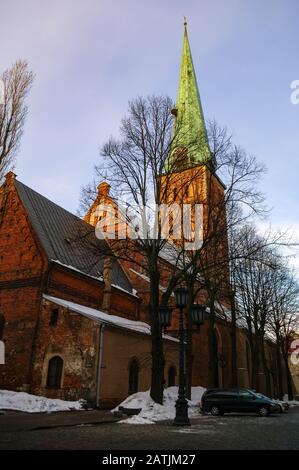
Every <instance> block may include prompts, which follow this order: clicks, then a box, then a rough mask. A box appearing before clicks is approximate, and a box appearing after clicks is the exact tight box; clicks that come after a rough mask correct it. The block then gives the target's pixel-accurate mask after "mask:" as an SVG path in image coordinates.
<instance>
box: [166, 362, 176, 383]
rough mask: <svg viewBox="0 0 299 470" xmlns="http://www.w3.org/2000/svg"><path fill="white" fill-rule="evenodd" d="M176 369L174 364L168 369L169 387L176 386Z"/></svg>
mask: <svg viewBox="0 0 299 470" xmlns="http://www.w3.org/2000/svg"><path fill="white" fill-rule="evenodd" d="M175 376H176V370H175V367H174V366H170V367H169V369H168V387H174V385H175Z"/></svg>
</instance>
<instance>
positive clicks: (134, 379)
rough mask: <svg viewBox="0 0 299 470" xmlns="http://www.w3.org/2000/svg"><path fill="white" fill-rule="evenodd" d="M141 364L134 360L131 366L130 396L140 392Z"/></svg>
mask: <svg viewBox="0 0 299 470" xmlns="http://www.w3.org/2000/svg"><path fill="white" fill-rule="evenodd" d="M138 380H139V364H138V361H137V360H136V359H133V360H132V361H131V363H130V366H129V391H128V393H129V395H132V394H133V393H136V392H138Z"/></svg>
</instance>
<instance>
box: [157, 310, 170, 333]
mask: <svg viewBox="0 0 299 470" xmlns="http://www.w3.org/2000/svg"><path fill="white" fill-rule="evenodd" d="M171 314H172V308H170V307H167V306H160V307H159V322H160V325H161V326H162V327H163V328H166V327H167V326H169V325H170V324H171Z"/></svg>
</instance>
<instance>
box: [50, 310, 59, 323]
mask: <svg viewBox="0 0 299 470" xmlns="http://www.w3.org/2000/svg"><path fill="white" fill-rule="evenodd" d="M58 312H59V310H58V308H53V309H52V310H51V317H50V322H49V325H50V326H56V325H57V322H58Z"/></svg>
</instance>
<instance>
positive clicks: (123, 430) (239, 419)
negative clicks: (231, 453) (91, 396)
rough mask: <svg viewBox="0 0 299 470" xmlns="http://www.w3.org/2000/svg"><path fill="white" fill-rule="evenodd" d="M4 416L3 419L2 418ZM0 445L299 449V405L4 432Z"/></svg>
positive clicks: (13, 447)
mask: <svg viewBox="0 0 299 470" xmlns="http://www.w3.org/2000/svg"><path fill="white" fill-rule="evenodd" d="M0 418H1V417H0ZM0 449H69V450H73V449H80V450H84V449H105V450H109V449H118V450H135V449H136V450H137V449H143V450H144V449H145V450H155V449H156V450H165V449H171V450H176V449H189V450H190V449H193V450H195V449H198V450H203V449H297V450H298V449H299V408H294V409H291V410H290V411H289V413H286V414H275V415H272V416H270V417H268V418H260V417H258V416H255V415H225V416H223V417H212V416H203V417H199V418H198V419H193V420H192V425H191V426H190V427H184V428H177V427H174V426H172V425H171V423H163V424H155V425H147V426H145V425H128V424H121V423H109V424H97V425H88V424H85V425H84V424H81V425H76V426H71V427H70V426H68V427H57V428H55V429H54V428H49V429H35V430H20V431H15V432H11V431H10V432H9V431H5V430H4V431H3V429H2V431H1V432H0Z"/></svg>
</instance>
